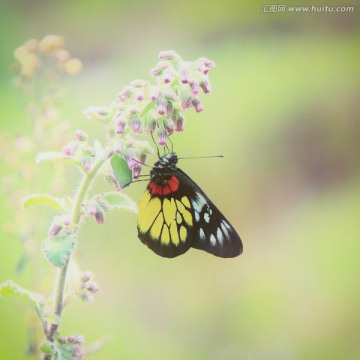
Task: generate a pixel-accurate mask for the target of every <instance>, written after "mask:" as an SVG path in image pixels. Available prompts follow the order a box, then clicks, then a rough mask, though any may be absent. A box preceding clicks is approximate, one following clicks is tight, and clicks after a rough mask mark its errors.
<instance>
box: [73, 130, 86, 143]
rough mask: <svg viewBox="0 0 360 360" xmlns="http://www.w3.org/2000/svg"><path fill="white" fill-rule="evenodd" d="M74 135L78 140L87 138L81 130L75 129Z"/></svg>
mask: <svg viewBox="0 0 360 360" xmlns="http://www.w3.org/2000/svg"><path fill="white" fill-rule="evenodd" d="M75 137H76V138H77V139H78V140H79V141H82V142H84V141H86V140H87V135H86V134H85V133H84V132H83V131H81V130H76V131H75Z"/></svg>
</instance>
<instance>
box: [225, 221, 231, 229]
mask: <svg viewBox="0 0 360 360" xmlns="http://www.w3.org/2000/svg"><path fill="white" fill-rule="evenodd" d="M223 224H224V225H225V227H226V228H227V229H228V230H231V226H230V224H229V223H227V222H226V221H225V220H223Z"/></svg>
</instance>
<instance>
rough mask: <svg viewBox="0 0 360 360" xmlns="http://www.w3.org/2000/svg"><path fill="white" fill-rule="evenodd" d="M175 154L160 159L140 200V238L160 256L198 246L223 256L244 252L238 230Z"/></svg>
mask: <svg viewBox="0 0 360 360" xmlns="http://www.w3.org/2000/svg"><path fill="white" fill-rule="evenodd" d="M177 161H178V158H177V156H176V154H175V153H173V152H171V153H169V154H166V155H164V156H162V157H160V159H159V161H157V162H156V163H155V164H154V167H153V168H152V170H151V172H150V182H149V184H148V186H147V189H146V191H145V193H144V195H143V197H142V198H141V200H140V204H139V213H138V235H139V239H140V240H141V241H142V242H143V243H144V244H145V245H147V246H148V247H149V248H150V249H151V250H152V251H154V252H155V253H156V254H158V255H160V256H163V257H168V258H172V257H176V256H179V255H181V254H183V253H185V252H186V251H188V250H189V248H190V247H194V248H197V249H200V250H204V251H207V252H209V253H211V254H213V255H215V256H219V257H235V256H238V255H240V254H241V253H242V249H243V247H242V243H241V240H240V237H239V235H238V234H237V232H236V231H235V229H234V228H233V227H232V225H230V223H229V222H228V221H227V220H226V218H225V217H224V215H222V213H221V212H220V211H219V210H218V208H217V207H216V206H215V205H214V204H213V203H212V201H211V200H210V199H209V198H208V197H207V196H206V195H205V193H204V192H203V191H202V190H201V189H200V187H199V186H198V185H197V184H196V183H195V182H194V181H193V180H192V179H191V178H190V177H189V176H188V175H186V174H185V173H184V172H183V171H182V170H181V169H179V168H178V167H177V166H176V164H177Z"/></svg>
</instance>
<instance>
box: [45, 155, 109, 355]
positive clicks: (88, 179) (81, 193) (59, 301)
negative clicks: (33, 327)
mask: <svg viewBox="0 0 360 360" xmlns="http://www.w3.org/2000/svg"><path fill="white" fill-rule="evenodd" d="M104 162H105V160H104V159H102V158H101V159H99V160H98V161H97V162H96V163H95V164H94V166H93V168H92V169H91V171H90V172H89V173H87V174H85V175H84V177H83V179H82V181H81V184H80V186H79V189H78V192H77V194H76V197H75V202H74V206H73V212H72V223H73V225H74V227H75V229H76V232H77V229H78V226H79V222H80V218H81V204H82V203H83V201H84V200H85V197H86V194H87V191H88V190H89V187H90V185H91V183H92V181H93V179H94V177H95V175H96V174H97V172H98V170H99V169H100V168H101V166H102V165H103V164H104ZM70 258H71V254H70V255H69V257H68V259H67V260H66V262H65V264H64V265H63V267H62V268H61V269H59V273H58V280H57V287H56V293H55V303H54V314H55V315H57V316H58V318H59V319H60V320H61V315H62V311H63V309H64V296H65V287H66V278H67V273H68V269H69V264H70ZM59 326H60V321H59V323H58V324H51V327H50V329H48V331H47V332H46V334H45V335H46V338H47V339H48V341H50V342H54V338H55V333H56V332H57V330H58V328H59ZM50 359H51V355H49V354H46V355H45V356H44V360H50Z"/></svg>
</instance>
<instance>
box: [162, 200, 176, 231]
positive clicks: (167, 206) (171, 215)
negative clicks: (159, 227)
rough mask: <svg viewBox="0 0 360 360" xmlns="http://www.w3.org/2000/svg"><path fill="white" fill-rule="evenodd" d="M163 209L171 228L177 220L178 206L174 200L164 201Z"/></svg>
mask: <svg viewBox="0 0 360 360" xmlns="http://www.w3.org/2000/svg"><path fill="white" fill-rule="evenodd" d="M162 209H163V213H164V218H165V222H166V224H167V225H168V226H170V224H171V223H172V222H173V221H174V220H175V218H176V206H175V202H174V199H171V201H170V200H169V199H164V200H163V206H162Z"/></svg>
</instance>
